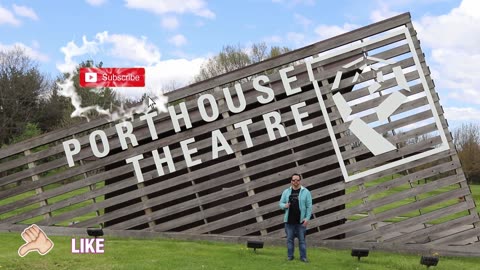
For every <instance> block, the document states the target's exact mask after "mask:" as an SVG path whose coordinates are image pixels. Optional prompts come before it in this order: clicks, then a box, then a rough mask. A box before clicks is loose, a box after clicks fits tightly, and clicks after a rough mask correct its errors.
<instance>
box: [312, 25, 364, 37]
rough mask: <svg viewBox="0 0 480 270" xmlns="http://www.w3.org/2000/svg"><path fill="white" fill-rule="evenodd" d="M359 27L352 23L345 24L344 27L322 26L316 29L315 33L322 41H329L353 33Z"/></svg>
mask: <svg viewBox="0 0 480 270" xmlns="http://www.w3.org/2000/svg"><path fill="white" fill-rule="evenodd" d="M359 27H360V26H359V25H356V24H350V23H344V24H343V26H338V25H326V24H321V25H318V26H317V27H316V28H315V33H316V34H317V35H318V36H319V37H320V39H327V38H331V37H334V36H337V35H340V34H343V33H346V32H349V31H352V30H353V29H356V28H359Z"/></svg>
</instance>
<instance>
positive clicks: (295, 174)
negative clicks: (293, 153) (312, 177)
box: [290, 173, 302, 180]
mask: <svg viewBox="0 0 480 270" xmlns="http://www.w3.org/2000/svg"><path fill="white" fill-rule="evenodd" d="M294 176H298V177H299V178H300V180H301V179H302V176H300V174H298V173H294V174H292V176H290V179H292V178H293V177H294Z"/></svg>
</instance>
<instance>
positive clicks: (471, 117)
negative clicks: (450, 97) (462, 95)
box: [444, 107, 480, 121]
mask: <svg viewBox="0 0 480 270" xmlns="http://www.w3.org/2000/svg"><path fill="white" fill-rule="evenodd" d="M444 110H445V116H446V118H447V120H448V121H480V110H479V109H476V108H472V107H464V108H458V107H445V108H444Z"/></svg>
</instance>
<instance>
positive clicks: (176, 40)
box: [168, 34, 187, 47]
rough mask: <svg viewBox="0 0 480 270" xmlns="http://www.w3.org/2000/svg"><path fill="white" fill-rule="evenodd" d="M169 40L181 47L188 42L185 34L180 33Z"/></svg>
mask: <svg viewBox="0 0 480 270" xmlns="http://www.w3.org/2000/svg"><path fill="white" fill-rule="evenodd" d="M168 42H170V43H172V44H173V45H175V46H177V47H180V46H183V45H185V44H187V38H185V36H184V35H182V34H178V35H175V36H173V37H171V38H170V39H168Z"/></svg>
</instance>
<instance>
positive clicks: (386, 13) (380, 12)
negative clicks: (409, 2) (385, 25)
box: [370, 2, 399, 22]
mask: <svg viewBox="0 0 480 270" xmlns="http://www.w3.org/2000/svg"><path fill="white" fill-rule="evenodd" d="M379 3H380V8H378V9H375V10H373V11H372V12H371V13H370V20H371V21H372V22H378V21H382V20H385V19H388V18H390V17H393V16H395V15H398V14H399V12H396V11H392V10H390V8H389V7H388V5H387V4H386V3H385V2H379Z"/></svg>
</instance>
